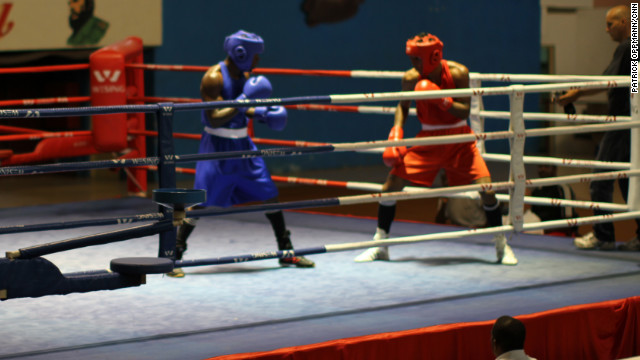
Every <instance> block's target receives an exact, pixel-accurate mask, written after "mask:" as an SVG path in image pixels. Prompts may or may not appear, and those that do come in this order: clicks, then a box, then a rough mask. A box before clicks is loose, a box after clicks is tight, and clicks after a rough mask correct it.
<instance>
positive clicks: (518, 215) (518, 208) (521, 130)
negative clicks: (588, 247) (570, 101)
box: [509, 85, 527, 232]
mask: <svg viewBox="0 0 640 360" xmlns="http://www.w3.org/2000/svg"><path fill="white" fill-rule="evenodd" d="M511 89H512V90H511V93H510V94H509V103H510V111H511V118H510V120H509V130H510V131H511V132H512V133H513V136H512V138H511V141H510V143H511V144H510V145H511V146H510V148H511V163H510V169H509V178H510V181H513V183H514V186H513V188H512V189H511V190H510V191H509V193H510V194H509V216H510V217H511V223H512V225H513V228H514V230H515V231H517V232H521V231H522V230H523V225H524V195H525V188H526V179H527V174H526V171H525V167H524V161H523V159H522V157H523V156H524V144H525V140H526V129H525V125H524V115H523V113H524V91H523V86H522V85H512V86H511Z"/></svg>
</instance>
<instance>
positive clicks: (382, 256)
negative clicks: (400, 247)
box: [353, 228, 389, 262]
mask: <svg viewBox="0 0 640 360" xmlns="http://www.w3.org/2000/svg"><path fill="white" fill-rule="evenodd" d="M388 237H389V235H388V234H387V232H386V231H384V230H382V229H380V228H377V229H376V233H375V235H373V240H374V241H375V240H382V239H386V238H388ZM375 260H384V261H388V260H389V247H387V246H378V247H372V248H368V249H367V250H365V251H364V252H363V253H362V254H360V255H358V256H356V257H355V259H353V261H355V262H369V261H375Z"/></svg>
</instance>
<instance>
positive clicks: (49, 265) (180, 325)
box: [0, 65, 640, 358]
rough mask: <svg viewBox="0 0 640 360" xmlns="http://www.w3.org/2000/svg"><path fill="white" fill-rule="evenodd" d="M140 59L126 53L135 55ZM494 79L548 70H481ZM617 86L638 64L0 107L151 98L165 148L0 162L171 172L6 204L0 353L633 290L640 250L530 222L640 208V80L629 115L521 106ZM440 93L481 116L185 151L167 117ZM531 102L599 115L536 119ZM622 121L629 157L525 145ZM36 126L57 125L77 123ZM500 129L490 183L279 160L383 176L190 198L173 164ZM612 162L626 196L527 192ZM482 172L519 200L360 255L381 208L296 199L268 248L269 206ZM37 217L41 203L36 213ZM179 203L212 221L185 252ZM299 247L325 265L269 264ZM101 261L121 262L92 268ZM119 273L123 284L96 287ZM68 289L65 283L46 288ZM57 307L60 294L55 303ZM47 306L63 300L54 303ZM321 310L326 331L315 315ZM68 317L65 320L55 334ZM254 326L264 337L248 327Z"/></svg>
mask: <svg viewBox="0 0 640 360" xmlns="http://www.w3.org/2000/svg"><path fill="white" fill-rule="evenodd" d="M142 67H143V66H142V65H132V66H131V68H132V69H138V71H139V70H140V69H141V68H142ZM153 67H155V70H163V68H162V66H160V65H154V66H147V68H148V69H150V70H154V69H153ZM166 69H169V68H166ZM193 70H194V71H198V69H193ZM261 71H262V72H263V73H265V74H267V73H269V74H277V73H278V71H277V70H274V69H261ZM298 72H300V73H299V74H301V75H313V76H323V75H329V76H352V77H354V72H322V71H303V70H297V71H296V70H291V69H289V70H286V69H285V70H282V71H280V73H282V74H284V75H291V74H292V73H293V74H296V73H298ZM256 73H260V71H256ZM374 74H375V76H383V77H388V78H391V79H397V78H398V73H397V72H365V71H358V72H355V77H357V76H371V75H374ZM483 80H484V81H492V80H500V81H508V82H522V83H526V82H551V83H545V84H534V85H519V84H517V85H511V86H499V87H482V86H481V81H483ZM617 86H629V79H626V78H623V77H617V78H600V77H544V76H535V75H531V76H527V75H499V74H474V76H473V83H472V87H471V88H469V89H456V90H443V91H437V92H434V91H431V92H388V93H375V92H374V93H367V94H337V95H323V96H305V97H292V98H272V99H258V100H243V101H236V100H230V101H220V102H196V101H189V100H184V101H180V102H177V101H176V102H171V101H166V99H167V98H165V99H161V102H159V103H152V104H141V102H144V101H148V100H152V99H144V98H143V97H137V98H136V97H134V101H136V102H139V103H138V104H131V105H111V106H110V105H103V106H87V107H78V108H45V109H42V108H38V109H0V118H4V119H6V118H11V119H28V118H30V117H37V118H47V117H59V116H90V115H91V116H99V119H103V120H104V121H107V122H108V120H109V116H111V115H122V114H126V116H127V117H128V116H130V115H131V114H152V115H153V116H154V117H155V120H156V121H157V129H158V131H157V136H158V148H157V156H155V157H146V156H140V157H135V156H134V157H132V156H126V157H119V158H114V159H109V160H98V161H76V162H60V163H54V164H40V165H28V164H22V165H9V166H3V167H0V177H4V176H26V175H31V174H43V173H59V172H71V171H84V170H89V169H104V168H123V169H131V170H136V171H140V170H141V169H150V168H153V169H156V170H157V171H158V174H159V186H158V189H154V196H153V197H152V199H146V198H138V197H132V198H128V199H122V200H113V201H111V200H109V201H98V202H94V203H92V204H89V205H86V204H85V205H82V206H80V207H79V206H78V204H73V203H71V204H61V205H52V206H39V207H32V208H28V209H11V210H0V212H2V216H1V217H0V218H1V220H0V224H1V227H0V242H1V243H2V244H3V245H4V246H3V247H5V251H6V258H2V259H0V281H1V282H2V283H0V298H2V299H3V300H7V301H4V302H3V303H2V308H3V310H4V311H5V313H4V314H3V319H4V321H6V323H7V324H11V325H9V326H5V327H3V329H2V330H0V335H1V337H0V338H2V339H3V340H1V341H0V343H1V344H3V346H0V358H13V357H29V358H38V357H40V356H41V357H43V358H44V357H47V356H51V355H53V356H59V357H61V358H62V357H65V358H70V357H83V358H86V357H88V356H90V355H91V354H95V353H100V352H111V351H116V352H118V351H121V352H123V353H129V354H130V353H136V354H137V355H139V358H145V356H148V357H149V358H158V357H161V358H176V357H180V356H181V355H184V353H183V352H179V351H178V344H180V346H179V348H180V349H181V350H180V351H189V357H194V358H196V357H197V358H202V357H209V356H216V355H224V354H232V353H239V352H249V351H260V350H270V349H274V348H278V347H285V346H293V345H300V344H309V343H314V342H320V341H326V340H331V339H336V338H341V337H353V336H360V335H366V334H370V333H372V332H373V333H378V332H389V331H400V330H407V329H414V328H419V327H424V326H429V325H438V324H443V323H452V322H461V321H480V320H486V319H491V318H495V317H497V316H499V315H502V314H504V313H511V314H522V313H532V312H537V311H545V310H549V309H553V308H558V307H562V306H570V305H575V304H584V303H589V302H598V301H606V300H612V299H619V298H626V297H632V296H635V295H637V287H634V286H635V285H636V284H637V281H638V279H640V270H639V269H638V267H637V263H638V260H640V254H639V253H619V252H613V253H604V252H583V251H578V250H575V249H574V248H573V244H572V239H569V238H557V237H549V236H538V235H532V234H527V233H526V231H531V230H536V229H551V228H560V227H567V226H575V225H584V224H593V223H596V222H604V221H609V222H611V221H621V220H627V219H635V218H638V217H640V194H639V193H638V190H640V186H639V184H638V178H637V176H638V175H639V174H640V159H639V158H638V157H639V156H640V134H639V132H640V130H639V128H640V114H639V111H640V97H638V96H632V98H631V104H632V116H631V117H617V118H611V117H605V116H589V115H562V114H527V113H524V111H523V103H524V99H525V96H526V94H528V93H539V92H548V91H561V90H564V89H569V88H574V87H584V88H610V87H617ZM138 95H139V94H138ZM444 96H451V97H461V96H471V97H472V99H473V101H472V116H471V118H470V121H471V123H472V125H473V127H474V130H475V132H476V133H475V134H472V135H458V136H442V137H433V138H415V139H404V140H396V141H387V140H371V141H365V142H355V143H312V142H303V141H291V142H286V141H270V140H268V139H265V140H261V139H257V140H256V143H258V144H260V142H261V141H262V143H263V144H268V145H272V146H273V145H275V146H279V145H280V146H285V147H276V148H267V149H260V150H258V151H243V152H231V153H214V154H176V153H175V151H174V144H173V139H174V134H173V124H172V120H173V115H174V114H175V113H176V112H181V111H199V110H202V109H210V108H220V107H241V106H264V105H285V106H287V107H289V108H290V109H299V110H303V111H308V110H319V111H325V110H329V111H346V112H370V113H390V111H391V110H390V108H387V107H373V106H369V107H367V106H357V107H355V106H350V107H342V106H343V105H342V104H357V103H377V102H383V103H384V102H397V101H399V100H406V99H431V98H438V97H444ZM483 96H508V97H509V100H510V104H511V105H510V111H509V112H495V111H485V110H483V109H482V103H481V98H482V97H483ZM85 100H86V99H85ZM156 100H158V99H156ZM174 100H178V99H174ZM492 117H495V118H502V119H509V122H510V125H509V130H508V131H497V132H485V131H483V129H482V123H483V121H484V118H492ZM526 120H549V121H551V120H553V121H568V122H572V123H580V122H589V123H592V122H595V123H596V124H587V125H582V124H580V125H575V124H572V125H571V126H556V127H550V128H542V129H527V128H526V126H525V121H526ZM626 128H630V129H632V152H631V162H630V163H628V164H624V163H600V162H595V161H586V160H579V161H578V160H567V159H551V158H546V157H529V156H525V155H524V144H525V141H526V139H527V138H531V137H538V136H550V135H558V134H563V133H565V134H569V133H571V134H575V133H587V132H597V131H603V130H612V129H626ZM129 133H130V134H134V135H136V136H137V137H143V136H147V135H156V134H155V133H154V134H151V133H150V132H148V131H146V130H141V129H133V130H129ZM80 135H81V136H86V135H87V134H80ZM176 135H177V134H176ZM37 136H43V138H47V137H48V138H54V137H57V136H61V137H64V136H65V135H61V134H55V135H51V134H49V135H47V134H40V135H37ZM495 139H509V141H510V143H511V156H504V155H502V156H501V155H496V154H485V157H486V158H487V159H488V160H491V161H507V162H509V168H510V171H509V179H506V180H505V181H494V182H493V183H491V184H483V185H467V186H456V187H447V188H434V189H423V188H414V187H410V188H407V189H406V190H405V191H402V192H392V193H380V192H379V191H380V184H374V183H364V182H348V181H346V182H345V181H332V180H326V179H301V178H295V177H275V178H276V180H279V181H283V182H284V181H286V182H293V183H302V184H310V185H311V184H313V185H324V186H336V187H345V188H351V189H358V190H363V191H370V192H371V191H372V192H371V193H367V194H363V195H352V196H340V197H333V198H312V199H306V200H299V201H289V202H282V203H277V204H268V205H247V206H238V207H232V208H228V209H204V210H193V211H188V210H187V211H185V209H187V208H188V207H189V205H193V204H196V203H198V202H200V201H202V198H201V196H202V194H199V193H198V192H192V191H187V190H185V189H178V188H177V186H176V173H177V172H181V171H184V172H188V170H186V169H181V168H180V167H179V166H178V165H179V164H182V163H193V162H196V161H201V160H215V159H228V158H238V157H255V156H261V157H276V156H277V157H284V156H305V155H308V154H326V153H332V152H354V151H362V152H376V151H380V149H381V148H384V147H386V146H418V145H427V144H429V145H431V144H444V143H452V142H469V141H479V142H480V144H482V142H484V141H491V140H495ZM128 141H137V140H128ZM291 145H293V146H291ZM481 148H482V147H481ZM539 163H554V164H557V165H561V166H575V167H592V168H605V169H609V170H612V171H607V172H604V173H598V174H580V175H571V176H560V177H555V178H545V179H528V178H527V177H526V174H525V164H539ZM614 170H615V171H614ZM134 178H135V177H134ZM618 178H629V179H630V187H629V188H630V193H629V202H628V205H623V204H604V203H593V202H589V201H568V200H558V199H542V198H533V197H529V196H525V189H526V188H529V187H537V186H542V185H548V184H571V183H579V182H588V181H597V180H602V179H618ZM482 190H495V191H498V192H502V193H501V194H498V196H499V198H500V199H501V201H505V202H506V201H508V202H509V217H510V224H508V225H503V226H501V227H496V228H483V229H461V228H459V227H452V226H437V225H433V224H423V223H412V222H402V221H397V222H396V223H395V224H394V227H393V235H394V236H395V237H393V238H389V239H386V240H383V241H377V242H376V245H389V246H394V250H393V260H392V261H390V262H374V263H369V264H355V263H353V261H352V258H353V256H354V250H359V249H365V248H368V247H370V246H372V242H371V236H372V231H373V229H375V220H373V219H365V218H362V219H361V218H347V217H336V216H329V215H321V214H309V213H305V212H296V211H289V212H287V218H288V221H287V222H288V224H289V228H290V229H291V231H292V233H293V237H294V238H295V244H296V249H295V250H288V251H284V252H283V251H270V250H268V249H270V248H272V246H273V244H272V242H273V241H272V239H271V236H270V233H269V229H268V225H267V223H266V219H265V218H264V217H263V216H262V215H261V214H262V212H264V211H265V210H275V209H283V210H299V209H306V208H319V207H325V206H349V205H354V204H363V203H376V202H378V201H380V200H382V199H384V200H392V199H393V200H408V199H423V198H434V197H447V196H469V195H468V193H470V192H477V191H482ZM525 204H549V205H553V206H573V207H581V208H585V209H593V208H600V209H606V210H610V211H615V212H616V213H615V214H613V215H606V216H589V217H582V218H576V219H568V220H557V221H547V222H540V223H525V222H524V217H523V213H524V205H525ZM79 209H82V210H79ZM27 217H28V219H29V221H28V223H25V219H26V218H27ZM184 217H200V218H202V219H203V221H201V222H200V224H199V225H198V228H197V230H196V233H194V236H193V237H192V238H191V239H190V252H189V254H188V255H187V259H185V260H181V261H175V262H174V261H172V260H171V257H172V256H173V251H174V248H175V226H176V225H178V224H179V223H180V222H181V221H182V220H183V218H184ZM138 223H143V224H138ZM502 232H506V233H507V235H508V237H509V238H510V240H509V244H510V245H511V246H512V247H513V248H514V251H515V252H516V255H517V256H518V258H519V259H520V264H519V265H518V266H517V267H504V266H500V265H497V264H495V259H494V256H495V253H494V248H493V244H492V241H491V238H492V236H491V235H493V234H497V233H502ZM87 234H89V235H87ZM61 238H62V239H63V240H60V239H61ZM34 242H35V244H34ZM396 245H403V246H396ZM203 254H204V255H205V256H207V255H209V256H210V255H213V254H216V255H221V256H219V257H215V258H210V257H205V256H201V255H203ZM238 254H240V255H238ZM320 254H323V255H321V256H319V255H320ZM134 255H135V256H134ZM295 255H305V256H314V260H316V261H317V263H318V266H317V268H315V269H313V270H301V269H281V270H278V271H274V270H275V269H276V268H277V267H276V266H275V265H274V264H275V263H274V262H270V261H264V260H269V259H276V258H279V257H288V256H295ZM174 266H175V267H183V268H185V269H186V272H187V277H186V278H184V279H179V280H178V279H170V278H167V277H165V276H163V275H162V274H163V273H166V272H168V271H170V270H171V269H173V267H174ZM95 267H102V268H103V269H104V268H107V267H108V268H109V269H108V270H95ZM141 285H144V286H141ZM114 289H118V290H117V291H110V292H105V291H101V290H114ZM63 294H67V295H65V296H51V295H63ZM18 298H20V299H18ZM474 303H476V304H477V305H475V306H474V305H473V304H474ZM60 309H66V310H65V311H63V314H60V312H61V311H62V310H60ZM69 309H72V310H73V311H72V312H73V314H72V315H73V316H72V315H71V314H68V313H67V312H68V310H69ZM525 309H526V310H525ZM47 314H60V315H58V316H56V317H55V318H51V317H48V316H47ZM43 320H44V321H43ZM43 322H44V323H43ZM18 324H21V325H20V326H18ZM337 324H340V326H337ZM346 324H348V325H346ZM309 328H311V329H315V331H309V330H308V329H309ZM303 329H306V330H303ZM61 333H64V336H59V335H60V334H61ZM294 334H295V335H294ZM243 337H249V338H251V339H252V341H250V342H247V341H243V340H241V339H242V338H243ZM25 339H29V341H25ZM257 339H259V340H257ZM185 342H186V343H187V344H189V345H187V346H186V347H187V348H189V350H185V348H184V347H185ZM212 344H213V345H212ZM140 346H143V347H144V346H149V349H150V350H149V351H148V352H146V355H143V354H142V353H139V352H137V351H136V350H135V349H139V347H140ZM625 351H626V349H625ZM532 355H535V353H534V354H532Z"/></svg>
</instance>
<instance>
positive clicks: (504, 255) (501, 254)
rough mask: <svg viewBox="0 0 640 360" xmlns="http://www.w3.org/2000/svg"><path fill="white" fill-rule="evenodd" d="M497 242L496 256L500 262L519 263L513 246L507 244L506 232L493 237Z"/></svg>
mask: <svg viewBox="0 0 640 360" xmlns="http://www.w3.org/2000/svg"><path fill="white" fill-rule="evenodd" d="M493 241H494V242H495V243H496V257H497V258H498V264H502V265H518V259H517V258H516V255H515V254H514V253H513V250H512V249H511V246H509V245H507V238H506V237H505V236H504V234H498V235H496V236H495V237H494V238H493Z"/></svg>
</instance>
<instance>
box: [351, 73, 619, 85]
mask: <svg viewBox="0 0 640 360" xmlns="http://www.w3.org/2000/svg"><path fill="white" fill-rule="evenodd" d="M404 73H405V72H404V71H378V70H351V77H352V78H363V79H402V77H403V76H404ZM469 78H470V79H471V80H479V81H496V82H524V83H529V82H538V83H540V82H549V83H560V82H575V81H602V80H604V81H608V80H615V81H618V80H627V79H628V77H626V76H601V75H539V74H488V73H477V72H471V73H469Z"/></svg>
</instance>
